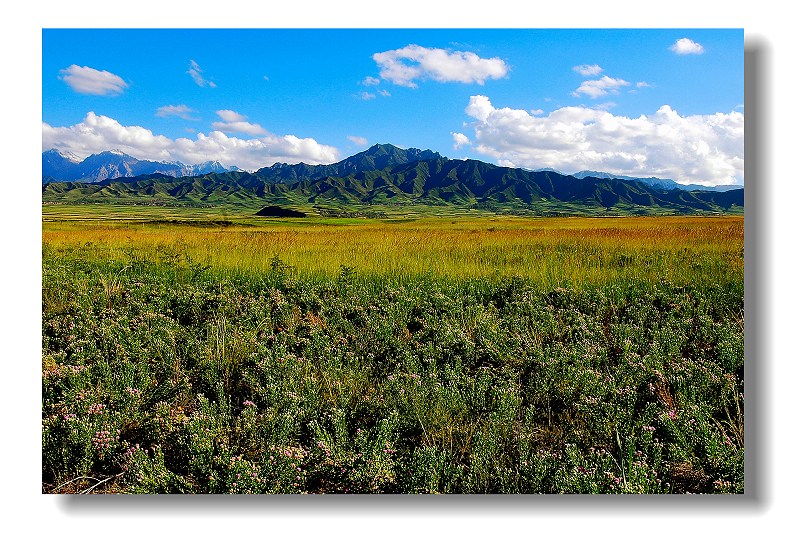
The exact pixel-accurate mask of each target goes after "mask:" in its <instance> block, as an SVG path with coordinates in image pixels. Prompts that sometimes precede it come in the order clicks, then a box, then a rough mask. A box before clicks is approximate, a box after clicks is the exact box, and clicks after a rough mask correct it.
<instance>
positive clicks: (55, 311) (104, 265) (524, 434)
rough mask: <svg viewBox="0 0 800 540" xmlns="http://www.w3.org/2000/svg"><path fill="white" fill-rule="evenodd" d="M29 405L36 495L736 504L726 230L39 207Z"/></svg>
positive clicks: (617, 221) (738, 229)
mask: <svg viewBox="0 0 800 540" xmlns="http://www.w3.org/2000/svg"><path fill="white" fill-rule="evenodd" d="M42 407H43V410H42V482H43V484H42V490H43V492H47V493H51V492H55V493H66V492H70V493H75V492H92V493H97V492H112V493H119V492H121V493H685V492H692V493H743V492H744V417H743V411H744V240H743V218H742V217H741V216H703V217H699V216H697V217H691V216H681V217H678V216H670V217H618V218H529V217H515V216H499V215H495V214H493V213H489V212H479V211H469V212H467V211H465V212H462V213H450V214H444V215H433V212H420V213H414V212H413V211H409V212H406V213H404V214H402V215H400V214H393V215H389V216H388V217H387V218H386V219H363V218H321V217H312V218H303V219H292V218H288V219H269V218H255V217H253V216H252V215H250V214H245V213H243V212H241V211H237V210H236V209H220V208H168V209H164V208H153V207H121V206H120V207H114V206H110V205H75V206H69V205H45V206H43V230H42Z"/></svg>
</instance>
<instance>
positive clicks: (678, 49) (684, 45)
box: [669, 38, 705, 54]
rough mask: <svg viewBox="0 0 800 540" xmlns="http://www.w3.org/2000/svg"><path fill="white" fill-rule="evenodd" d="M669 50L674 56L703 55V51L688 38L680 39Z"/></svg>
mask: <svg viewBox="0 0 800 540" xmlns="http://www.w3.org/2000/svg"><path fill="white" fill-rule="evenodd" d="M669 50H671V51H672V52H674V53H675V54H703V53H704V52H705V49H704V48H703V46H702V45H700V44H699V43H697V42H696V41H692V40H691V39H689V38H681V39H679V40H677V41H676V42H675V43H673V44H672V45H671V46H670V48H669Z"/></svg>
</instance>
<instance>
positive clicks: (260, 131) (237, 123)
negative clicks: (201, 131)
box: [211, 109, 267, 135]
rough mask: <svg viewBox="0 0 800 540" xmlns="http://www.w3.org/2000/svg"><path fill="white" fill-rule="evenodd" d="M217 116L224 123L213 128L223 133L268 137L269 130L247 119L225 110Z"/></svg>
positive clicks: (219, 123)
mask: <svg viewBox="0 0 800 540" xmlns="http://www.w3.org/2000/svg"><path fill="white" fill-rule="evenodd" d="M217 116H219V117H220V118H222V122H214V123H213V124H211V127H213V128H214V129H216V130H217V131H222V132H223V133H245V134H247V135H266V134H267V130H266V129H264V128H263V127H261V126H259V125H258V124H251V123H250V122H248V121H247V117H246V116H244V115H241V114H239V113H237V112H236V111H231V110H229V109H223V110H221V111H217Z"/></svg>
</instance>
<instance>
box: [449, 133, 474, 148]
mask: <svg viewBox="0 0 800 540" xmlns="http://www.w3.org/2000/svg"><path fill="white" fill-rule="evenodd" d="M450 135H452V136H453V148H454V149H455V150H458V149H459V148H461V147H462V146H467V145H468V144H470V141H469V137H467V136H466V135H464V134H463V133H457V132H450Z"/></svg>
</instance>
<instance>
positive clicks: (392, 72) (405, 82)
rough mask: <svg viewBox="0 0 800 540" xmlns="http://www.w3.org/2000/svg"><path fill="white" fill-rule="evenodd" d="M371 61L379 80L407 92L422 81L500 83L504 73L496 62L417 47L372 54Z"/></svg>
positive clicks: (503, 64)
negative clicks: (403, 88) (378, 72)
mask: <svg viewBox="0 0 800 540" xmlns="http://www.w3.org/2000/svg"><path fill="white" fill-rule="evenodd" d="M372 59H373V60H375V63H377V64H378V67H379V68H380V76H381V78H382V79H384V80H387V81H390V82H392V83H394V84H396V85H398V86H408V87H410V88H416V87H417V83H416V82H415V81H417V80H426V79H431V80H434V81H437V82H460V83H478V84H481V85H482V84H483V83H484V82H485V81H486V80H487V79H500V78H502V77H505V76H506V74H507V73H508V66H507V65H506V63H505V62H503V60H501V59H500V58H481V57H480V56H478V55H477V54H475V53H472V52H463V51H453V52H450V51H447V50H445V49H431V48H426V47H421V46H419V45H406V46H405V47H403V48H402V49H395V50H392V51H385V52H379V53H375V54H373V55H372Z"/></svg>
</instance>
